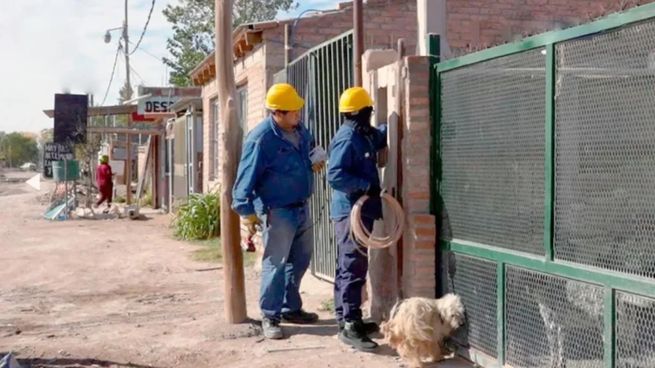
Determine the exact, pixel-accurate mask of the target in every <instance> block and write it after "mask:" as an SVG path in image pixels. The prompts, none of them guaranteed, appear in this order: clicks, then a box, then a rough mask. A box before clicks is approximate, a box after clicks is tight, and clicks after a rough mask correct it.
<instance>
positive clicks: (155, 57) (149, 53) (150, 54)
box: [130, 41, 164, 62]
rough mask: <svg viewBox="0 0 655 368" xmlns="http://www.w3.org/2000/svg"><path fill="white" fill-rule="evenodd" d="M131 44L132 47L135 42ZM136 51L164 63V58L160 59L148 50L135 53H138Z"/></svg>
mask: <svg viewBox="0 0 655 368" xmlns="http://www.w3.org/2000/svg"><path fill="white" fill-rule="evenodd" d="M130 43H131V44H132V45H134V42H132V41H130ZM136 50H138V51H141V52H142V53H144V54H146V55H148V56H150V57H151V58H153V59H157V61H160V62H164V58H162V57H159V56H157V55H155V54H153V53H152V52H150V51H148V50H146V49H135V50H134V51H136Z"/></svg>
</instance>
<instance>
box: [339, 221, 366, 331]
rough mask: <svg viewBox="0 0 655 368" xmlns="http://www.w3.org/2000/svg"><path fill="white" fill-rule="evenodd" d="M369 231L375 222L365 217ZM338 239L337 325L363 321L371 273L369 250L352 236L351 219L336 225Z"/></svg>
mask: <svg viewBox="0 0 655 368" xmlns="http://www.w3.org/2000/svg"><path fill="white" fill-rule="evenodd" d="M362 221H363V223H364V226H365V227H366V228H367V229H368V231H372V229H373V219H372V218H370V217H362ZM334 231H335V234H336V237H337V272H336V275H335V279H334V311H335V313H336V319H337V322H345V321H347V322H352V321H356V320H359V319H361V318H362V309H361V306H362V289H363V288H364V287H365V285H366V273H367V272H368V256H367V249H366V248H364V247H363V246H361V245H359V244H357V242H356V241H355V240H354V239H353V238H352V236H351V235H350V216H348V217H346V218H343V219H340V220H337V221H335V222H334Z"/></svg>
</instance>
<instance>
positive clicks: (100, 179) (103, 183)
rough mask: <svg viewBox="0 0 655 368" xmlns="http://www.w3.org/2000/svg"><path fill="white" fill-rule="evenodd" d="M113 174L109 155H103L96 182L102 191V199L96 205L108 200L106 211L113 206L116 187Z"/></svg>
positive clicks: (97, 170)
mask: <svg viewBox="0 0 655 368" xmlns="http://www.w3.org/2000/svg"><path fill="white" fill-rule="evenodd" d="M112 175H113V174H112V172H111V166H109V156H107V155H103V156H102V157H101V158H100V165H98V168H97V169H96V184H97V185H98V190H99V191H100V199H99V200H98V202H97V203H96V206H100V205H101V204H102V202H104V201H107V209H106V210H105V211H104V212H108V211H109V208H110V207H111V197H112V192H113V189H114V183H113V182H112Z"/></svg>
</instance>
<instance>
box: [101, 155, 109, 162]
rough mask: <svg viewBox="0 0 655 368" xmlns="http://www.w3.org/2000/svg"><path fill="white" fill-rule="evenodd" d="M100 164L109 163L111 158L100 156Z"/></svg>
mask: <svg viewBox="0 0 655 368" xmlns="http://www.w3.org/2000/svg"><path fill="white" fill-rule="evenodd" d="M100 163H101V164H106V163H109V156H107V155H102V156H100Z"/></svg>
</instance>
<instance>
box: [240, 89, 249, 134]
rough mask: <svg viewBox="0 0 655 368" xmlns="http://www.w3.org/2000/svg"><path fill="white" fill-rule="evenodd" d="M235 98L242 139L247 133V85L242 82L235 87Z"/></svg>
mask: <svg viewBox="0 0 655 368" xmlns="http://www.w3.org/2000/svg"><path fill="white" fill-rule="evenodd" d="M237 98H238V100H239V106H238V111H237V113H238V119H239V125H240V126H241V129H243V139H244V140H245V138H246V133H248V85H247V84H244V85H242V86H240V87H239V88H237Z"/></svg>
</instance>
